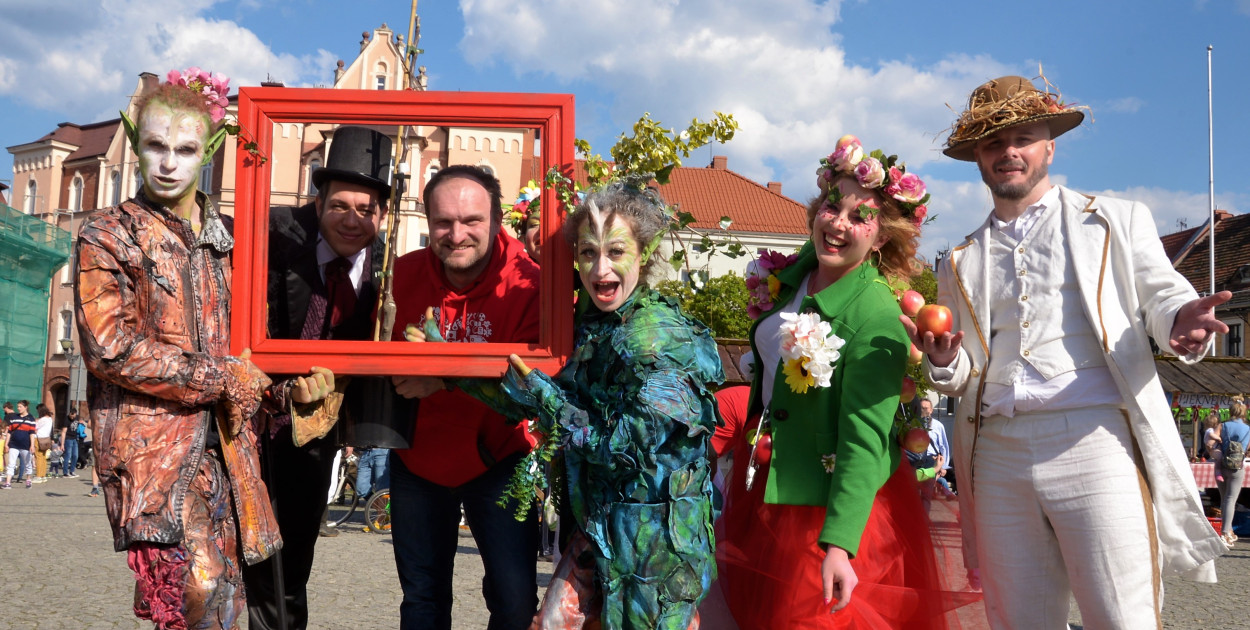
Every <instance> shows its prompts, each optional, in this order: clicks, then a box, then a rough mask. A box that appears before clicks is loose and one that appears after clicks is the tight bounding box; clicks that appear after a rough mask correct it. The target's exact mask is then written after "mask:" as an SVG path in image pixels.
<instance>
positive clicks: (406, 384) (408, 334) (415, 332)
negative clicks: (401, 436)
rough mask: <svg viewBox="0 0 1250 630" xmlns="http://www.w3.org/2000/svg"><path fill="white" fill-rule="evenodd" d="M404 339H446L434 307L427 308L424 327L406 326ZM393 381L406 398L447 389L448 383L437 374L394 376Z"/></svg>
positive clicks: (420, 396) (414, 341) (418, 341)
mask: <svg viewBox="0 0 1250 630" xmlns="http://www.w3.org/2000/svg"><path fill="white" fill-rule="evenodd" d="M404 339H407V340H408V341H411V342H413V343H421V342H425V341H435V342H438V341H444V339H443V336H442V335H441V334H439V332H438V323H437V322H435V321H434V307H432V306H431V307H427V308H426V309H425V327H424V329H423V328H422V327H421V326H417V325H416V324H408V325H407V326H405V327H404ZM391 383H392V384H394V385H395V393H397V394H399V395H400V396H403V397H404V398H425V397H427V396H429V395H431V394H435V393H438V392H441V391H443V390H445V389H447V383H446V382H445V381H443V379H441V378H438V377H435V376H392V377H391Z"/></svg>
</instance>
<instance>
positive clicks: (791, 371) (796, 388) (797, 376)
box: [781, 357, 816, 394]
mask: <svg viewBox="0 0 1250 630" xmlns="http://www.w3.org/2000/svg"><path fill="white" fill-rule="evenodd" d="M806 363H807V359H805V358H803V357H799V358H797V359H790V360H789V361H786V362H785V364H784V365H783V366H782V367H781V372H782V374H785V375H786V385H789V386H790V389H791V391H793V392H794V393H796V394H806V393H807V388H809V387H811V386H812V385H815V384H816V379H815V378H813V377H812V375H811V373H810V372H808V371H807V369H806V368H804V365H805V364H806Z"/></svg>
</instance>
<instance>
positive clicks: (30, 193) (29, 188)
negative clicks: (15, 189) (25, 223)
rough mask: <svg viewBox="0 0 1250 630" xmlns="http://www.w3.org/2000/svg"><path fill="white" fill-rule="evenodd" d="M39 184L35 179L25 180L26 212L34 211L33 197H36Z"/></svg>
mask: <svg viewBox="0 0 1250 630" xmlns="http://www.w3.org/2000/svg"><path fill="white" fill-rule="evenodd" d="M38 192H39V184H36V183H35V180H33V179H32V180H30V181H28V182H26V214H34V213H35V198H36V197H38V194H37V193H38Z"/></svg>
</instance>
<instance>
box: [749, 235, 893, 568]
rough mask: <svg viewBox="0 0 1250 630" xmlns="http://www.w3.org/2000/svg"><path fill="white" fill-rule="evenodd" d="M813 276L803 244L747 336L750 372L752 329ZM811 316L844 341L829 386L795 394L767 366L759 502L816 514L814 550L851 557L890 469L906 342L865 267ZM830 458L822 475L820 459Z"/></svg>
mask: <svg viewBox="0 0 1250 630" xmlns="http://www.w3.org/2000/svg"><path fill="white" fill-rule="evenodd" d="M815 267H816V254H815V250H814V249H813V247H812V244H811V243H810V242H808V243H807V244H806V245H804V246H803V248H802V249H801V250H799V258H798V261H797V262H796V263H795V264H793V265H791V266H789V267H787V268H785V269H783V270H781V272H779V273H778V275H777V279H778V280H779V281H780V283H781V292H780V294H779V295H778V297H777V299H776V300H775V301H774V307H773V310H771V311H769V312H767V313H765V314H763V315H761V316H760V318H759V319H758V320H756V322H755V324H753V325H752V327H751V349H752V351H753V352H754V353H755V359H756V364H757V365H758V364H759V351H758V350H757V349H756V347H755V329H756V327H757V326H759V322H761V321H763V320H764V318H765V317H768V316H769V315H771V314H772V313H774V312H776V311H778V310H780V308H781V307H782V306H783V305H785V304H789V303H790V301H791V300H793V299H794V294H795V292H796V291H797V290H798V288H799V286H800V285H801V284H802V283H803V277H804V276H805V275H807V273H808V272H809V271H811V270H812V269H814V268H815ZM809 310H811V311H814V312H817V313H819V314H820V316H821V319H823V320H824V321H827V322H829V324H830V325H831V327H832V328H833V334H835V335H837V336H838V337H841V338H842V339H843V340H845V341H846V345H844V346H842V349H841V351H840V352H841V355H842V356H841V357H840V358H839V359H838V360H837V362H836V363H835V364H834V371H833V376H832V378H831V380H830V386H829V387H812V388H808V390H807V392H806V393H804V394H796V393H794V391H792V390H791V389H790V386H789V385H787V384H786V381H785V376H784V375H783V374H782V372H781V365H780V363H779V364H778V365H776V366H774V367H775V368H776V370H777V377H776V378H775V379H774V381H773V383H774V384H773V395H772V403H771V405H770V408H769V410H768V414H769V422H770V424H771V425H772V427H773V456H772V461H771V462H770V464H769V470H768V481H767V486H766V489H765V494H764V500H765V501H766V502H768V503H780V504H786V505H823V506H825V508H826V510H827V511H826V516H825V524H824V527H823V528H822V530H821V532H820V542H821V543H825V544H830V545H836V546H838V547H841V548H842V549H845V550H846V551H847V552H848V553H850V554H851V555H854V554H855V553H856V552H857V550H858V549H859V541H860V537H861V536H862V534H863V532H864V526H865V524H867V522H868V514H869V512H870V511H871V510H872V503H873V499H874V498H875V497H876V494H877V491H878V490H879V489H880V488H881V486H883V485H885V482H886V480H887V479H889V477H890V474H891V473H893V472H894V470H895V469H896V468H897V467H898V464H899V458H900V448H899V446H898V441H897V439H896V436H895V434H894V412H895V411H896V410H897V409H898V403H899V394H900V392H901V391H902V383H903V375H904V370H905V369H906V367H907V356H908V350H909V349H910V346H909V340H908V338H907V334H906V332H905V331H904V330H903V325H902V324H901V323H900V322H899V320H898V317H899V315H900V314H901V311H900V310H899V306H898V301H897V300H896V299H895V297H894V293H893V291H891V290H890V288H889V286H887V285H886V284H885V278H884V277H883V276H882V275H881V272H880V271H878V269H877V267H876V265H874V264H872V263H871V262H866V263H864V264H863V265H861V266H860V267H859V268H857V269H855V270H853V271H851V272H850V273H848V274H847V275H846V276H844V277H842V278H841V279H839V280H838V281H837V282H835V283H833V284H832V285H830V286H828V287H826V288H825V289H824V290H823V291H821V292H820V293H817V294H816V295H814V296H807V297H804V298H803V302H802V305H801V307H800V312H807V311H809ZM762 383H763V370H762V369H757V370H755V377H754V379H753V382H752V385H751V413H752V414H758V413H760V412H761V411H762V407H763V404H762V402H761V398H760V388H761V386H762ZM830 453H833V454H836V456H837V458H836V460H835V464H834V466H833V472H832V473H828V472H826V470H825V467H824V465H823V464H822V462H821V457H822V456H823V455H827V454H830Z"/></svg>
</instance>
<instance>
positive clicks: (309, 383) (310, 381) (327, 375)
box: [291, 366, 334, 405]
mask: <svg viewBox="0 0 1250 630" xmlns="http://www.w3.org/2000/svg"><path fill="white" fill-rule="evenodd" d="M332 391H334V372H331V371H330V370H328V369H326V368H323V367H316V366H314V367H313V368H312V371H311V372H309V373H308V376H301V377H299V378H297V379H295V383H294V384H292V385H291V400H293V401H295V402H297V403H299V404H301V405H303V404H308V403H313V402H317V401H319V400H324V399H325V397H326V396H329V395H330V392H332Z"/></svg>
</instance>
